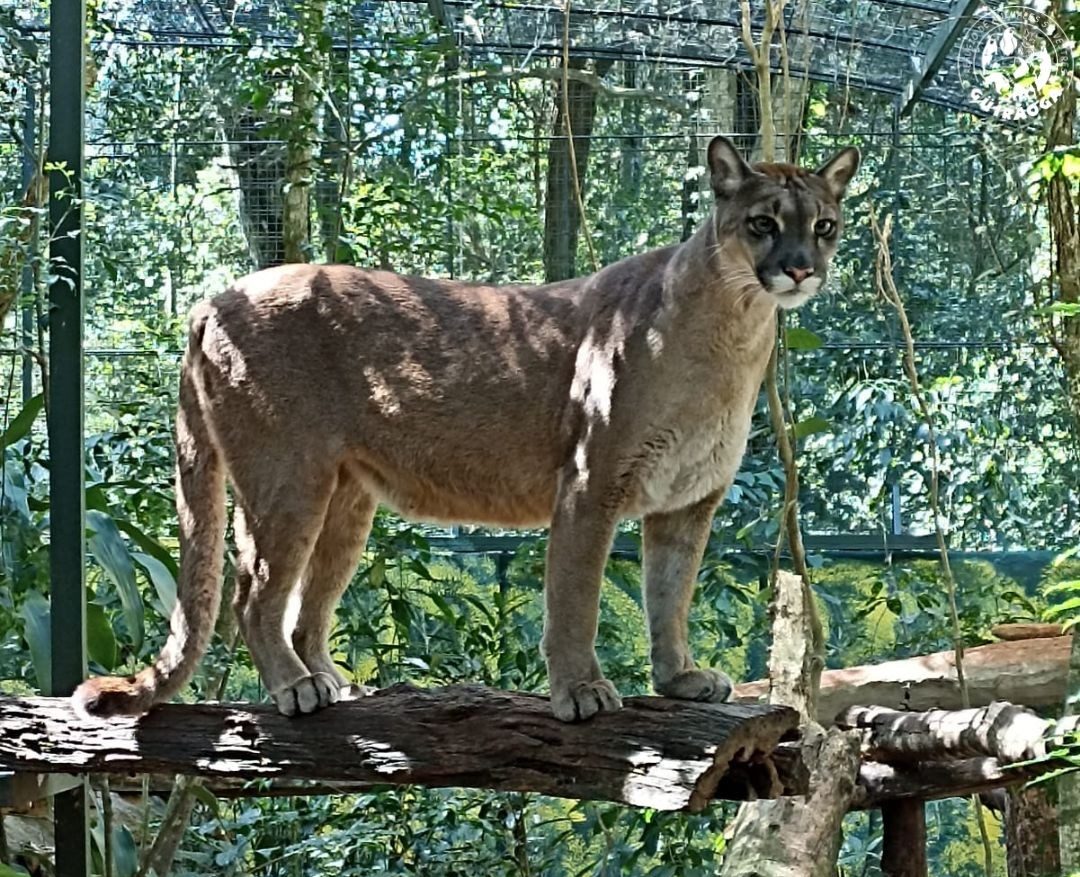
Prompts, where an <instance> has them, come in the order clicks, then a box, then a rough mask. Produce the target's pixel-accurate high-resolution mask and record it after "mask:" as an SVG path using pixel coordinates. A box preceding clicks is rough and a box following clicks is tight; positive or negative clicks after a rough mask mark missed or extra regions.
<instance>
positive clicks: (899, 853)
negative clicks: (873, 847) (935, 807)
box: [881, 800, 928, 877]
mask: <svg viewBox="0 0 1080 877" xmlns="http://www.w3.org/2000/svg"><path fill="white" fill-rule="evenodd" d="M881 821H882V846H881V872H882V874H884V875H885V877H926V875H927V873H928V867H927V862H926V805H925V804H924V803H923V802H922V801H914V800H902V801H890V802H889V803H888V804H884V805H882V807H881Z"/></svg>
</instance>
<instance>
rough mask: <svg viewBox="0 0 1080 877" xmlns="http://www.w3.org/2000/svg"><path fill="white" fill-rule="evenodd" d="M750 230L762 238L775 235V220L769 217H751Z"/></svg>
mask: <svg viewBox="0 0 1080 877" xmlns="http://www.w3.org/2000/svg"><path fill="white" fill-rule="evenodd" d="M750 230H751V231H752V232H753V233H754V234H759V235H762V236H765V235H769V234H776V220H775V219H773V218H772V217H771V216H751V217H750Z"/></svg>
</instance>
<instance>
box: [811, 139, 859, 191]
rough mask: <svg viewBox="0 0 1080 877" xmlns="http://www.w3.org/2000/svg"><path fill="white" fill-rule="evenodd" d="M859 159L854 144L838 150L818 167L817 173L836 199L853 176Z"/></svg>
mask: <svg viewBox="0 0 1080 877" xmlns="http://www.w3.org/2000/svg"><path fill="white" fill-rule="evenodd" d="M859 161H860V156H859V150H858V149H856V148H855V147H854V146H849V147H848V148H847V149H842V150H840V151H839V152H838V153H836V155H834V156H833V157H832V158H831V159H829V160H828V161H827V162H825V164H823V165H822V166H821V167H820V168H818V171H817V175H818V176H819V177H821V178H822V179H823V180H824V181H825V184H826V185H827V186H828V187H829V191H830V192H832V193H833V197H834V198H836V200H837V201H839V200H840V199H841V198H843V197H844V192H845V190H846V189H847V185H848V183H850V182H851V178H852V177H853V176H855V171H857V170H858V169H859Z"/></svg>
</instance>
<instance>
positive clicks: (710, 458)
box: [637, 422, 750, 514]
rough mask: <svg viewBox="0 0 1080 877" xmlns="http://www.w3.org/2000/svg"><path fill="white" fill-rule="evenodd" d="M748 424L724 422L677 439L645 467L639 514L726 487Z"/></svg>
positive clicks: (736, 465)
mask: <svg viewBox="0 0 1080 877" xmlns="http://www.w3.org/2000/svg"><path fill="white" fill-rule="evenodd" d="M749 431H750V424H749V423H745V424H732V423H724V422H721V423H720V424H717V425H716V428H715V429H711V430H704V429H703V430H699V431H695V432H694V433H693V434H691V435H688V436H686V437H685V438H683V439H682V440H681V441H679V442H677V443H676V444H675V445H674V447H672V448H670V449H669V451H668V452H667V453H666V454H664V455H662V456H659V457H658V458H656V459H655V460H653V461H651V463H650V465H648V466H646V467H645V470H644V471H643V473H642V477H641V481H640V494H639V497H640V505H641V508H640V509H639V510H637V511H638V513H639V514H651V513H656V512H671V511H676V510H678V509H682V508H686V507H687V506H690V505H693V504H694V503H696V502H699V501H700V500H702V499H704V498H705V497H707V496H709V495H710V494H711V493H714V492H715V491H717V490H725V491H726V490H727V488H728V487H729V486H730V485H731V482H732V480H733V479H734V478H735V473H736V472H737V471H738V469H739V465H740V463H741V462H742V458H743V454H744V453H745V451H746V440H747V436H748V434H749Z"/></svg>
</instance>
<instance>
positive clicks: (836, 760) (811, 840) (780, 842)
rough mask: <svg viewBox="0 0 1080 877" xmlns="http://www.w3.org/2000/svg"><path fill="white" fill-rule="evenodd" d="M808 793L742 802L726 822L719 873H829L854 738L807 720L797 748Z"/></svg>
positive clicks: (731, 876) (849, 789) (756, 876)
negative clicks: (807, 779)
mask: <svg viewBox="0 0 1080 877" xmlns="http://www.w3.org/2000/svg"><path fill="white" fill-rule="evenodd" d="M801 751H802V756H803V760H804V761H805V762H806V763H807V764H808V766H809V767H810V793H809V794H808V795H806V796H805V797H798V798H794V797H788V798H778V799H777V800H775V801H755V802H753V803H752V804H744V805H742V806H741V807H740V808H739V813H738V815H737V816H736V817H735V820H734V822H733V823H732V825H731V834H732V837H731V840H730V841H729V842H728V846H727V849H726V850H725V852H724V864H723V866H722V867H721V869H720V877H791V875H794V874H797V875H799V877H833V875H834V874H835V873H836V857H837V854H838V853H839V850H840V824H841V821H842V820H843V818H844V814H845V813H847V811H848V810H849V809H850V806H851V801H852V797H853V795H854V792H855V778H856V775H857V774H858V770H859V738H858V735H857V734H855V733H852V732H837V731H829V732H826V731H824V730H822V729H821V727H820V726H818V725H811V726H810V727H809V728H808V729H807V732H806V736H805V738H804V740H803V745H802V747H801Z"/></svg>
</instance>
